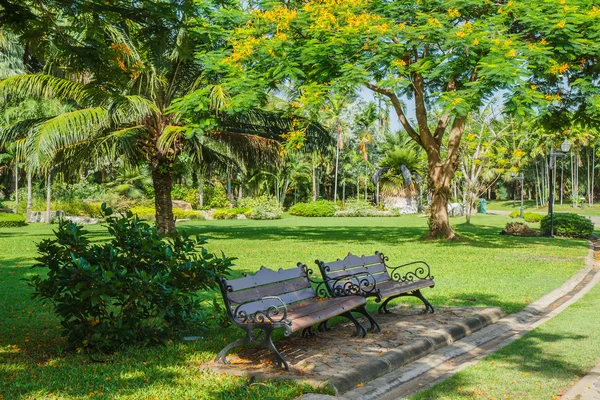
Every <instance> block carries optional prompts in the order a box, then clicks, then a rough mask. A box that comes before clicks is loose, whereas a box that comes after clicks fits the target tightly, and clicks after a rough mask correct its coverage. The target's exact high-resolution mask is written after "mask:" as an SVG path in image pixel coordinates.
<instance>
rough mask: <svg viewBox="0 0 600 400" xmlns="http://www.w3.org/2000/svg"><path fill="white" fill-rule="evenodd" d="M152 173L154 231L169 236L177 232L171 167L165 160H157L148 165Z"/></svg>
mask: <svg viewBox="0 0 600 400" xmlns="http://www.w3.org/2000/svg"><path fill="white" fill-rule="evenodd" d="M150 170H151V171H152V184H153V185H154V194H155V197H154V205H155V207H156V229H157V230H158V233H160V234H161V235H162V234H171V233H175V232H176V231H177V228H175V218H174V217H173V200H172V199H171V189H172V188H173V176H172V174H171V166H170V165H169V162H168V161H167V160H164V159H162V160H158V161H157V162H155V163H151V164H150Z"/></svg>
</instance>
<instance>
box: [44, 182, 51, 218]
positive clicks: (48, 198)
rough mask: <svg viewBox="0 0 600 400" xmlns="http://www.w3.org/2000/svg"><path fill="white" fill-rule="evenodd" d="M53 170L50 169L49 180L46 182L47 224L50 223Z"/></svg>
mask: <svg viewBox="0 0 600 400" xmlns="http://www.w3.org/2000/svg"><path fill="white" fill-rule="evenodd" d="M51 196H52V172H51V171H48V180H47V182H46V221H45V222H46V224H49V223H50V203H51V201H52V197H51Z"/></svg>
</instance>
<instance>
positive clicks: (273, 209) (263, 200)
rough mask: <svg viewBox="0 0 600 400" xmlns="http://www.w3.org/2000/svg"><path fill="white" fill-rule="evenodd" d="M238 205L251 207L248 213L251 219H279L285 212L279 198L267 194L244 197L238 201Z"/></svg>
mask: <svg viewBox="0 0 600 400" xmlns="http://www.w3.org/2000/svg"><path fill="white" fill-rule="evenodd" d="M238 207H241V208H249V209H251V211H250V212H248V213H246V216H247V217H248V218H250V219H262V220H265V219H279V218H281V214H282V212H283V211H282V210H281V206H280V204H279V202H278V201H277V199H276V198H275V197H274V196H267V195H263V196H260V197H256V198H252V197H246V198H243V199H241V200H240V201H238Z"/></svg>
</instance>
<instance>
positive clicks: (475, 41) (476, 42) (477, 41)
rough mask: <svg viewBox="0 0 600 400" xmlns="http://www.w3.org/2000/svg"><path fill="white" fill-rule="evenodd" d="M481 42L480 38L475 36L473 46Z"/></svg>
mask: <svg viewBox="0 0 600 400" xmlns="http://www.w3.org/2000/svg"><path fill="white" fill-rule="evenodd" d="M478 44H479V39H477V38H475V40H473V46H477V45H478Z"/></svg>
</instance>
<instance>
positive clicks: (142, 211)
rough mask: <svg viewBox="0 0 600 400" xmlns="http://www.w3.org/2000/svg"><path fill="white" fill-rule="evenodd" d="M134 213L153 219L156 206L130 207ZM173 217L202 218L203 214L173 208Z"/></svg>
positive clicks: (140, 216)
mask: <svg viewBox="0 0 600 400" xmlns="http://www.w3.org/2000/svg"><path fill="white" fill-rule="evenodd" d="M131 212H132V213H133V214H134V215H137V216H138V217H139V218H142V219H149V220H154V219H155V218H156V208H154V207H148V206H137V207H133V208H132V209H131ZM173 217H175V218H176V219H188V218H189V219H204V214H202V213H201V212H199V211H193V210H189V211H186V210H182V209H180V208H174V209H173Z"/></svg>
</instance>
